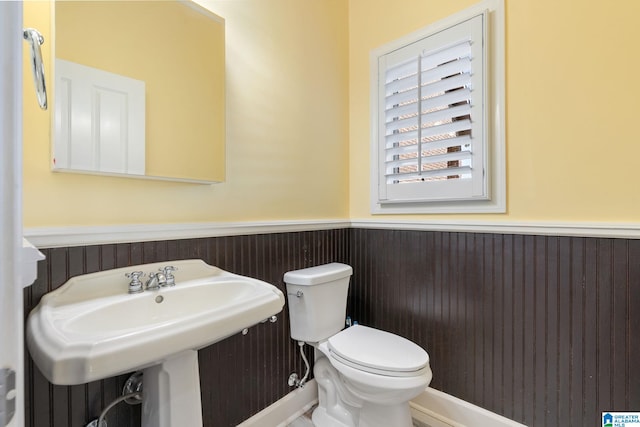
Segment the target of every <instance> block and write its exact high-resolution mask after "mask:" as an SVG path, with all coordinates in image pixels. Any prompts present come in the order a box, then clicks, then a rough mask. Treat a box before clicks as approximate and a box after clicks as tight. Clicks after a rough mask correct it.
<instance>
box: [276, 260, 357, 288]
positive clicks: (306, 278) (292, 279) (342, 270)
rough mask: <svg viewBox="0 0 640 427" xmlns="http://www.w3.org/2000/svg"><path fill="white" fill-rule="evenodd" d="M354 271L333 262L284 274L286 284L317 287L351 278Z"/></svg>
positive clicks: (344, 265) (345, 265)
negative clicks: (321, 284)
mask: <svg viewBox="0 0 640 427" xmlns="http://www.w3.org/2000/svg"><path fill="white" fill-rule="evenodd" d="M352 273H353V269H352V268H351V266H350V265H347V264H341V263H339V262H332V263H330V264H323V265H318V266H315V267H309V268H303V269H301V270H294V271H288V272H286V273H285V274H284V282H285V283H289V284H292V285H306V286H311V285H317V284H320V283H325V282H330V281H332V280H338V279H343V278H345V277H349V276H351V274H352Z"/></svg>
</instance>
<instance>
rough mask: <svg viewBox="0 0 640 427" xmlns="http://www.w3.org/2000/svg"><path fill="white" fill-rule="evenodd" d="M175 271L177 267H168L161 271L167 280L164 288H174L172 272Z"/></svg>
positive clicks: (174, 281)
mask: <svg viewBox="0 0 640 427" xmlns="http://www.w3.org/2000/svg"><path fill="white" fill-rule="evenodd" d="M177 269H178V268H177V267H174V266H172V265H168V266H166V267H165V268H163V269H162V270H161V271H163V272H164V276H165V278H166V279H167V285H166V286H174V285H175V284H176V278H175V277H174V275H173V272H174V271H176V270H177Z"/></svg>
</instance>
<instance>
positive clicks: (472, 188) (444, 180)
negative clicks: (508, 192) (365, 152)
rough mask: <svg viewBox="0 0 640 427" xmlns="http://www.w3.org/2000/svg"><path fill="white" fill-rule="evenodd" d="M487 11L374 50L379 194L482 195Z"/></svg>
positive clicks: (387, 197)
mask: <svg viewBox="0 0 640 427" xmlns="http://www.w3.org/2000/svg"><path fill="white" fill-rule="evenodd" d="M486 19H487V16H486V13H484V14H479V15H476V16H474V17H472V18H470V19H467V20H465V21H463V22H461V23H458V24H456V25H453V26H451V27H448V28H446V29H444V30H441V31H438V32H436V33H435V34H431V35H429V36H427V37H424V38H422V39H420V40H417V41H415V42H413V43H410V44H407V45H405V46H403V47H401V48H399V49H395V50H393V51H391V52H389V53H387V54H385V55H382V56H380V57H378V118H377V127H378V132H377V135H378V142H377V146H378V201H379V203H407V202H429V201H451V200H470V199H487V198H488V197H489V194H488V193H489V191H488V180H487V173H486V170H487V159H488V156H487V145H488V143H487V114H486V112H485V103H486V100H485V92H486V90H485V77H486V76H485V74H486V71H485V69H486V66H485V62H486V50H485V45H486V43H485V28H486Z"/></svg>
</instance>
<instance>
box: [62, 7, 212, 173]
mask: <svg viewBox="0 0 640 427" xmlns="http://www.w3.org/2000/svg"><path fill="white" fill-rule="evenodd" d="M55 28H56V40H55V44H56V47H55V56H56V58H59V59H65V60H67V61H72V62H76V63H79V64H82V65H86V66H89V67H93V68H97V69H100V70H104V71H108V72H111V73H116V74H119V75H123V76H126V77H130V78H133V79H136V80H141V81H143V82H144V83H145V94H146V96H145V97H146V111H145V116H146V135H145V140H146V147H145V153H146V161H145V173H146V175H150V176H170V177H175V178H185V179H194V180H204V181H224V166H225V161H224V135H225V129H224V124H225V117H224V108H225V104H224V67H225V63H224V56H225V54H224V53H225V46H224V23H223V22H222V20H220V18H218V17H213V16H211V15H205V14H203V13H199V12H197V11H196V10H194V9H193V8H192V7H189V6H188V5H185V4H183V3H179V2H169V1H146V2H139V1H128V2H123V1H64V2H57V3H56V10H55ZM114 28H117V31H114ZM167 28H170V29H171V31H167ZM54 90H55V88H54Z"/></svg>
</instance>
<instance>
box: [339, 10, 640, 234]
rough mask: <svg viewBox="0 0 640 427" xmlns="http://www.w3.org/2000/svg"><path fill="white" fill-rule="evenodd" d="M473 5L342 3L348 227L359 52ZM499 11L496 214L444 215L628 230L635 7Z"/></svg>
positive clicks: (362, 112) (363, 136)
mask: <svg viewBox="0 0 640 427" xmlns="http://www.w3.org/2000/svg"><path fill="white" fill-rule="evenodd" d="M476 2H477V1H476V0H402V1H401V2H398V1H397V0H350V2H349V5H350V10H349V35H350V37H349V48H350V63H349V66H350V70H349V84H350V109H349V112H350V119H349V120H350V138H349V139H350V159H351V160H350V194H351V198H350V214H351V217H352V218H365V217H370V216H371V215H370V214H369V51H370V50H371V49H373V48H375V47H378V46H380V45H382V44H385V43H387V42H390V41H392V40H394V39H396V38H399V37H400V36H402V35H404V34H406V33H409V32H411V31H414V30H417V29H419V28H422V27H424V26H426V25H428V24H429V23H431V22H434V21H437V20H439V19H441V18H444V17H446V16H447V15H450V14H452V13H454V12H457V11H459V10H462V9H464V8H465V7H468V6H470V5H472V4H475V3H476ZM505 3H506V5H505V6H506V38H507V40H506V62H507V63H506V75H507V81H506V94H507V99H506V103H507V106H506V110H507V111H506V117H507V121H506V128H507V140H506V145H507V177H508V185H507V188H508V199H507V206H508V208H507V209H508V212H507V214H500V215H497V214H492V215H456V216H453V217H454V218H455V219H471V218H473V219H481V220H499V221H505V220H507V221H529V220H532V221H546V220H548V221H604V222H609V221H611V222H613V221H619V222H637V221H638V212H640V197H638V190H637V188H638V184H637V182H636V181H637V180H638V178H637V177H636V173H635V171H636V170H638V166H637V164H638V159H640V143H639V141H640V138H639V137H638V135H637V134H638V132H637V131H636V130H635V126H634V125H635V124H636V123H637V122H638V118H637V115H638V113H639V112H640V107H638V99H640V97H639V95H640V89H639V86H638V85H637V84H636V81H637V73H638V69H640V56H638V55H636V54H635V52H636V51H637V46H636V45H637V41H638V40H640V25H638V23H637V17H638V16H640V2H638V1H633V0H626V1H619V2H615V5H614V4H612V3H610V2H605V1H599V2H583V1H578V0H561V1H557V0H506V1H505ZM400 5H401V7H399V6H400ZM385 21H386V23H385V24H382V22H385ZM376 218H381V217H380V216H376ZM382 218H384V217H382ZM391 218H394V219H399V218H406V217H402V216H393V217H391ZM410 218H411V219H414V220H415V219H422V218H430V219H443V218H452V216H449V217H445V216H435V215H434V216H425V215H416V216H412V217H410Z"/></svg>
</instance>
